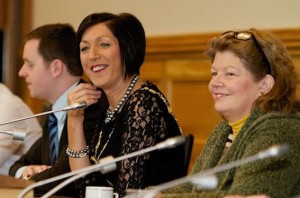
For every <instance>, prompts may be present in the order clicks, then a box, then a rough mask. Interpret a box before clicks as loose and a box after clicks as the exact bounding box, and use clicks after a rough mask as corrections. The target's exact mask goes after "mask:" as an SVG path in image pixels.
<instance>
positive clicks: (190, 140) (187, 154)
mask: <svg viewBox="0 0 300 198" xmlns="http://www.w3.org/2000/svg"><path fill="white" fill-rule="evenodd" d="M193 144H194V136H193V135H192V134H188V135H187V136H185V142H184V168H185V175H187V174H188V170H189V164H190V159H191V155H192V150H193Z"/></svg>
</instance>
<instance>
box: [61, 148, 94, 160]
mask: <svg viewBox="0 0 300 198" xmlns="http://www.w3.org/2000/svg"><path fill="white" fill-rule="evenodd" d="M66 153H67V155H68V156H69V157H73V158H83V157H85V156H87V155H88V154H89V153H90V149H89V146H86V147H85V149H83V150H81V151H74V150H71V149H70V148H69V147H67V149H66Z"/></svg>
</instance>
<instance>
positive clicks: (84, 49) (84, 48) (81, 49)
mask: <svg viewBox="0 0 300 198" xmlns="http://www.w3.org/2000/svg"><path fill="white" fill-rule="evenodd" d="M87 50H88V47H81V48H80V51H81V52H85V51H87Z"/></svg>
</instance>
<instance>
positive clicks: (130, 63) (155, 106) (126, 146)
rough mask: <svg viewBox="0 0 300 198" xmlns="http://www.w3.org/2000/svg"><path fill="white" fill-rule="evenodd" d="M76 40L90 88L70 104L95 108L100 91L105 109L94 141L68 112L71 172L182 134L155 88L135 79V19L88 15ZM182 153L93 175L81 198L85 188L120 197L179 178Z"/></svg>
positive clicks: (79, 116) (139, 41)
mask: <svg viewBox="0 0 300 198" xmlns="http://www.w3.org/2000/svg"><path fill="white" fill-rule="evenodd" d="M77 41H78V46H79V50H78V52H80V60H81V64H82V67H83V70H84V72H85V74H86V75H87V76H88V77H89V79H90V80H91V81H92V83H93V84H87V83H86V84H81V85H79V86H78V87H76V88H75V89H74V90H73V91H72V92H71V93H70V94H69V96H68V98H69V103H70V104H72V103H74V102H79V101H86V102H87V104H88V105H91V104H93V103H96V102H97V100H98V99H99V98H100V97H101V92H100V91H98V89H97V88H100V89H101V90H103V93H104V94H105V96H106V97H107V100H108V103H109V104H108V106H107V107H106V109H107V111H106V114H105V115H102V116H100V117H99V121H98V122H97V123H95V124H96V125H97V127H96V128H97V129H96V131H95V133H94V136H93V137H94V138H93V140H92V142H86V140H85V137H84V133H83V131H84V129H83V125H82V123H83V120H84V114H83V111H82V110H81V111H71V112H70V111H69V112H68V137H69V148H68V149H67V153H68V155H69V161H70V167H71V169H72V171H73V170H77V169H80V168H83V167H86V166H89V165H91V164H95V163H98V162H99V161H100V160H101V159H102V158H104V157H106V156H108V155H113V156H114V157H117V156H120V155H126V154H128V153H131V152H134V151H138V150H140V149H143V148H147V147H150V146H153V145H155V144H156V143H158V142H162V141H164V140H166V139H167V138H169V137H173V136H178V135H181V130H180V127H179V125H178V123H177V121H176V119H175V117H174V116H173V114H172V112H171V108H170V106H169V104H168V102H167V100H166V98H165V97H164V95H163V94H162V93H161V92H160V91H159V89H158V88H157V87H156V86H155V85H154V84H152V83H150V82H144V81H142V80H141V79H140V78H139V74H140V67H141V65H142V64H143V62H144V57H145V50H146V38H145V32H144V29H143V26H142V24H141V23H140V21H139V20H138V19H137V18H136V17H135V16H133V15H131V14H128V13H123V14H119V15H114V14H111V13H95V14H91V15H89V16H87V17H86V18H85V19H84V20H83V21H82V22H81V24H80V26H79V28H78V31H77ZM104 94H103V96H102V97H105V96H104ZM183 151H184V150H183V147H178V148H176V149H171V150H166V151H159V152H153V153H149V154H145V155H141V156H138V157H135V158H130V159H128V160H123V161H122V162H120V163H118V165H117V166H118V167H117V170H116V171H115V172H112V173H110V174H107V175H101V174H100V173H99V174H98V173H95V174H93V175H90V176H88V177H87V178H85V179H83V180H81V183H80V182H79V183H80V184H79V185H78V187H79V190H80V191H81V193H80V194H81V195H82V196H84V190H85V186H86V185H98V186H113V187H114V190H115V191H116V192H118V193H119V194H120V196H121V197H122V196H123V195H124V194H125V189H127V188H135V189H137V188H138V189H139V188H145V187H147V186H152V185H157V184H159V183H162V182H166V181H168V180H172V179H175V178H176V177H180V176H183V175H184V169H183V167H184V166H183V165H184V160H183V157H184V152H183Z"/></svg>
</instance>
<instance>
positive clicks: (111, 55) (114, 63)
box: [79, 23, 123, 90]
mask: <svg viewBox="0 0 300 198" xmlns="http://www.w3.org/2000/svg"><path fill="white" fill-rule="evenodd" d="M79 47H80V59H81V64H82V67H83V70H84V72H85V73H86V75H87V76H88V77H89V78H90V80H91V81H92V82H93V84H94V85H95V86H97V87H100V88H102V89H104V90H106V89H111V88H113V87H116V85H118V84H120V81H122V79H123V77H122V64H121V55H120V48H119V42H118V39H117V38H116V37H115V36H114V35H113V33H112V32H111V31H110V30H109V29H108V28H107V26H106V24H105V23H99V24H96V25H94V26H91V27H90V28H88V29H87V30H86V31H85V32H84V34H83V35H82V39H81V42H80V46H79Z"/></svg>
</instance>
